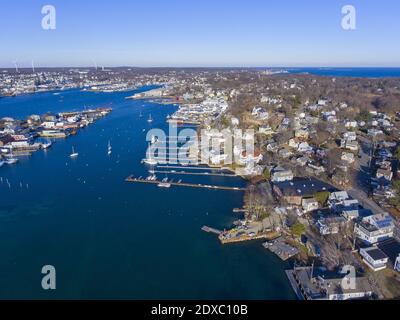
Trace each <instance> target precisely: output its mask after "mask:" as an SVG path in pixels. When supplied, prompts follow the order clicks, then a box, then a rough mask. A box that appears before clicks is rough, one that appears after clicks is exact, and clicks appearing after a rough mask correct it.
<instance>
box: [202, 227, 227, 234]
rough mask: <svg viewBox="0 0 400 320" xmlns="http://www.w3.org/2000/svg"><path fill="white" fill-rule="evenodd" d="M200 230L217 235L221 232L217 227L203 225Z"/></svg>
mask: <svg viewBox="0 0 400 320" xmlns="http://www.w3.org/2000/svg"><path fill="white" fill-rule="evenodd" d="M201 230H203V231H204V232H207V233H214V234H217V235H220V234H221V233H222V231H221V230H218V229H215V228H211V227H207V226H204V227H203V228H201Z"/></svg>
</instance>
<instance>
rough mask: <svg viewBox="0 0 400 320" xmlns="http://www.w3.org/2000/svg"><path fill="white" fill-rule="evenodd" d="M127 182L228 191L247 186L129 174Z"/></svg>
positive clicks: (238, 189) (241, 189) (243, 189)
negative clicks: (157, 178) (171, 179)
mask: <svg viewBox="0 0 400 320" xmlns="http://www.w3.org/2000/svg"><path fill="white" fill-rule="evenodd" d="M125 181H126V182H131V183H148V184H155V185H159V184H165V183H168V184H169V185H170V186H177V187H189V188H202V189H211V190H228V191H245V190H246V188H241V187H227V186H214V185H205V184H195V183H186V182H172V181H171V182H168V181H158V180H146V179H144V178H135V177H134V176H129V177H128V178H126V179H125Z"/></svg>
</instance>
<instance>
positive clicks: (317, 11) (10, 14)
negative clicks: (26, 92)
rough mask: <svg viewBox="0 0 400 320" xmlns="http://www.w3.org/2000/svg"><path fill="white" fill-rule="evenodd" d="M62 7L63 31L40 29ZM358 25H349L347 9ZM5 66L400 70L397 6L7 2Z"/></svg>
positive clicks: (3, 3) (0, 22)
mask: <svg viewBox="0 0 400 320" xmlns="http://www.w3.org/2000/svg"><path fill="white" fill-rule="evenodd" d="M47 4H51V5H54V6H55V8H56V30H43V29H42V27H41V20H42V17H43V15H42V13H41V9H42V6H44V5H47ZM348 4H351V5H353V6H355V8H356V9H357V29H356V30H352V31H345V30H343V29H342V27H341V19H342V13H341V9H342V7H343V6H344V5H348ZM0 8H1V10H0V67H10V66H13V63H12V61H14V60H18V63H19V65H20V66H21V67H23V66H30V64H31V60H34V61H35V65H37V66H91V65H93V61H94V60H95V61H96V62H97V63H98V65H99V66H101V65H104V66H127V65H129V66H400V41H399V35H400V1H398V0H229V1H228V0H169V1H168V0H147V1H144V0H142V1H137V0H109V1H106V0H80V1H79V0H43V1H39V0H14V1H11V0H0Z"/></svg>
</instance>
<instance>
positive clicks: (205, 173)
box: [151, 170, 237, 178]
mask: <svg viewBox="0 0 400 320" xmlns="http://www.w3.org/2000/svg"><path fill="white" fill-rule="evenodd" d="M151 173H158V174H172V175H188V176H190V175H191V176H210V177H234V178H235V177H237V176H236V175H234V174H229V173H212V172H186V171H173V170H172V171H151Z"/></svg>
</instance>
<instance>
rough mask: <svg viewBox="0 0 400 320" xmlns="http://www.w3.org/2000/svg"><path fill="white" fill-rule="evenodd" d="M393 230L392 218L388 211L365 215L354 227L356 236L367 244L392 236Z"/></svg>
mask: <svg viewBox="0 0 400 320" xmlns="http://www.w3.org/2000/svg"><path fill="white" fill-rule="evenodd" d="M393 232H394V223H393V218H392V217H391V216H390V215H389V214H388V213H383V214H376V215H372V216H369V217H366V218H364V219H363V220H362V221H361V222H359V223H357V224H356V225H355V227H354V233H355V234H356V236H357V237H358V238H360V239H361V240H363V241H365V242H366V243H369V244H376V243H378V242H380V241H384V240H387V239H389V238H393Z"/></svg>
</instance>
